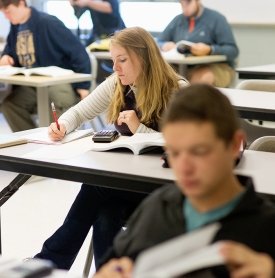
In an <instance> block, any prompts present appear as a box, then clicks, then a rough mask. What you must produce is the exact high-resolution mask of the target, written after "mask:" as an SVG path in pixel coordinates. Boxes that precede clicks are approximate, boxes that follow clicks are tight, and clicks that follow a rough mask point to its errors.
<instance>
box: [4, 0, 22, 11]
mask: <svg viewBox="0 0 275 278" xmlns="http://www.w3.org/2000/svg"><path fill="white" fill-rule="evenodd" d="M20 1H24V2H25V4H26V5H27V3H26V0H0V9H3V8H7V7H8V6H9V5H15V6H18V5H19V3H20Z"/></svg>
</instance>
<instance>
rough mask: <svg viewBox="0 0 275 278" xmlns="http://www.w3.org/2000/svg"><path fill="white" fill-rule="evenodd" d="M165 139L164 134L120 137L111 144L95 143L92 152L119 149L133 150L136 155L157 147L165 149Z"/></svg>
mask: <svg viewBox="0 0 275 278" xmlns="http://www.w3.org/2000/svg"><path fill="white" fill-rule="evenodd" d="M163 146H164V139H163V136H162V133H160V132H154V133H135V134H134V135H132V136H120V137H119V138H118V139H116V140H115V141H113V142H110V143H93V145H92V147H91V150H92V151H108V150H112V149H118V148H126V149H129V150H131V151H132V152H133V153H134V154H135V155H138V154H141V153H144V152H146V151H149V150H151V149H152V148H156V147H163Z"/></svg>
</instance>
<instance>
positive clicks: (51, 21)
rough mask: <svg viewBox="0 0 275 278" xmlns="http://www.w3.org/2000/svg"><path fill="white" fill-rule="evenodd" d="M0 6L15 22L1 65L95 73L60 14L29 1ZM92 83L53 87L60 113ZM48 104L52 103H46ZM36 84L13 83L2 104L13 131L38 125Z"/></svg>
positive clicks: (2, 0) (3, 0) (3, 1)
mask: <svg viewBox="0 0 275 278" xmlns="http://www.w3.org/2000/svg"><path fill="white" fill-rule="evenodd" d="M0 9H1V11H2V12H3V14H4V15H5V17H6V18H7V19H8V20H9V21H10V23H11V29H10V32H9V34H8V38H7V44H6V46H5V49H4V51H3V53H2V57H1V59H0V65H11V66H16V67H27V68H30V67H44V66H59V67H62V68H67V69H71V70H73V71H75V72H77V73H91V66H90V60H89V56H88V54H87V52H86V50H85V48H84V46H83V45H81V43H80V42H79V41H78V39H77V38H76V37H75V36H74V35H73V33H72V32H71V31H70V30H69V29H67V28H66V27H65V25H64V24H63V23H62V22H61V21H60V20H58V19H57V18H56V17H54V16H51V15H48V14H46V13H43V12H39V11H37V10H36V9H34V8H33V7H28V6H27V4H26V1H25V0H0ZM89 88H90V82H82V83H74V84H72V85H71V84H64V85H58V86H51V87H50V88H49V98H50V100H51V101H54V103H55V106H56V109H57V111H58V112H59V113H61V112H64V111H66V110H67V109H68V108H69V107H71V106H72V105H74V104H76V103H77V102H78V101H79V100H80V99H83V98H84V97H86V96H87V95H88V94H89ZM45 105H49V104H46V103H45ZM36 107H37V101H36V92H35V89H34V88H33V87H27V86H13V88H12V92H11V94H10V95H9V96H8V97H7V98H6V99H5V100H4V102H3V104H2V112H3V114H4V116H5V118H6V119H7V121H8V123H9V125H10V127H11V129H12V130H13V131H21V130H25V129H31V128H34V127H35V123H34V122H33V120H32V118H31V114H33V113H35V112H36Z"/></svg>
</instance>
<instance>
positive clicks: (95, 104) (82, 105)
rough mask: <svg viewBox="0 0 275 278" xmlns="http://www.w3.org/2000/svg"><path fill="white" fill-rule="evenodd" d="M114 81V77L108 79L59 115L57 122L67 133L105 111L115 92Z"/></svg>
mask: <svg viewBox="0 0 275 278" xmlns="http://www.w3.org/2000/svg"><path fill="white" fill-rule="evenodd" d="M115 80H116V78H115V76H114V75H113V76H111V77H109V78H108V79H106V80H105V81H104V82H102V83H101V84H100V85H99V86H97V87H96V89H95V90H94V91H93V92H92V93H90V94H89V95H88V96H87V97H86V98H84V99H83V100H82V101H80V102H79V103H78V104H76V105H75V106H73V107H72V108H70V109H69V110H68V111H66V112H65V113H64V114H63V115H61V117H60V118H59V122H60V123H62V124H64V125H65V127H66V130H67V133H69V132H71V131H73V130H75V129H76V128H77V127H79V126H80V125H81V124H82V123H83V122H85V121H88V120H92V119H93V118H94V117H96V116H98V115H99V114H101V113H102V112H104V111H106V110H107V108H108V106H109V104H110V102H111V99H112V95H113V93H114V91H115V82H116V81H115Z"/></svg>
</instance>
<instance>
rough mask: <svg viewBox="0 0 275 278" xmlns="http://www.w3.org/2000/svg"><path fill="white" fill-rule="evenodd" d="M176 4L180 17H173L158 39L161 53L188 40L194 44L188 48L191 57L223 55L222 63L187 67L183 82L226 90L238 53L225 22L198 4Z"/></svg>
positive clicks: (197, 1)
mask: <svg viewBox="0 0 275 278" xmlns="http://www.w3.org/2000/svg"><path fill="white" fill-rule="evenodd" d="M180 4H181V8H182V11H183V14H180V15H178V16H176V17H175V18H174V19H173V20H172V21H171V22H170V23H169V24H168V26H167V27H166V28H165V30H164V31H163V32H162V34H161V35H160V36H159V41H160V45H161V49H162V50H163V51H169V50H171V49H173V48H175V47H176V43H177V42H179V41H180V40H188V41H191V42H194V43H195V44H194V45H193V46H191V48H190V52H191V54H192V55H195V56H204V55H226V57H227V61H226V62H223V63H213V64H207V65H198V66H191V67H188V71H187V78H188V80H189V81H190V82H191V83H197V82H205V83H208V84H211V85H214V86H217V87H228V86H229V85H230V83H231V82H232V80H233V78H234V75H235V72H234V60H235V59H236V58H237V57H238V53H239V51H238V47H237V45H236V42H235V39H234V37H233V34H232V31H231V28H230V26H229V24H228V22H227V21H226V18H225V17H224V16H223V15H221V14H220V13H218V12H217V11H214V10H210V9H208V8H206V7H204V6H203V5H202V4H201V0H180Z"/></svg>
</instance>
